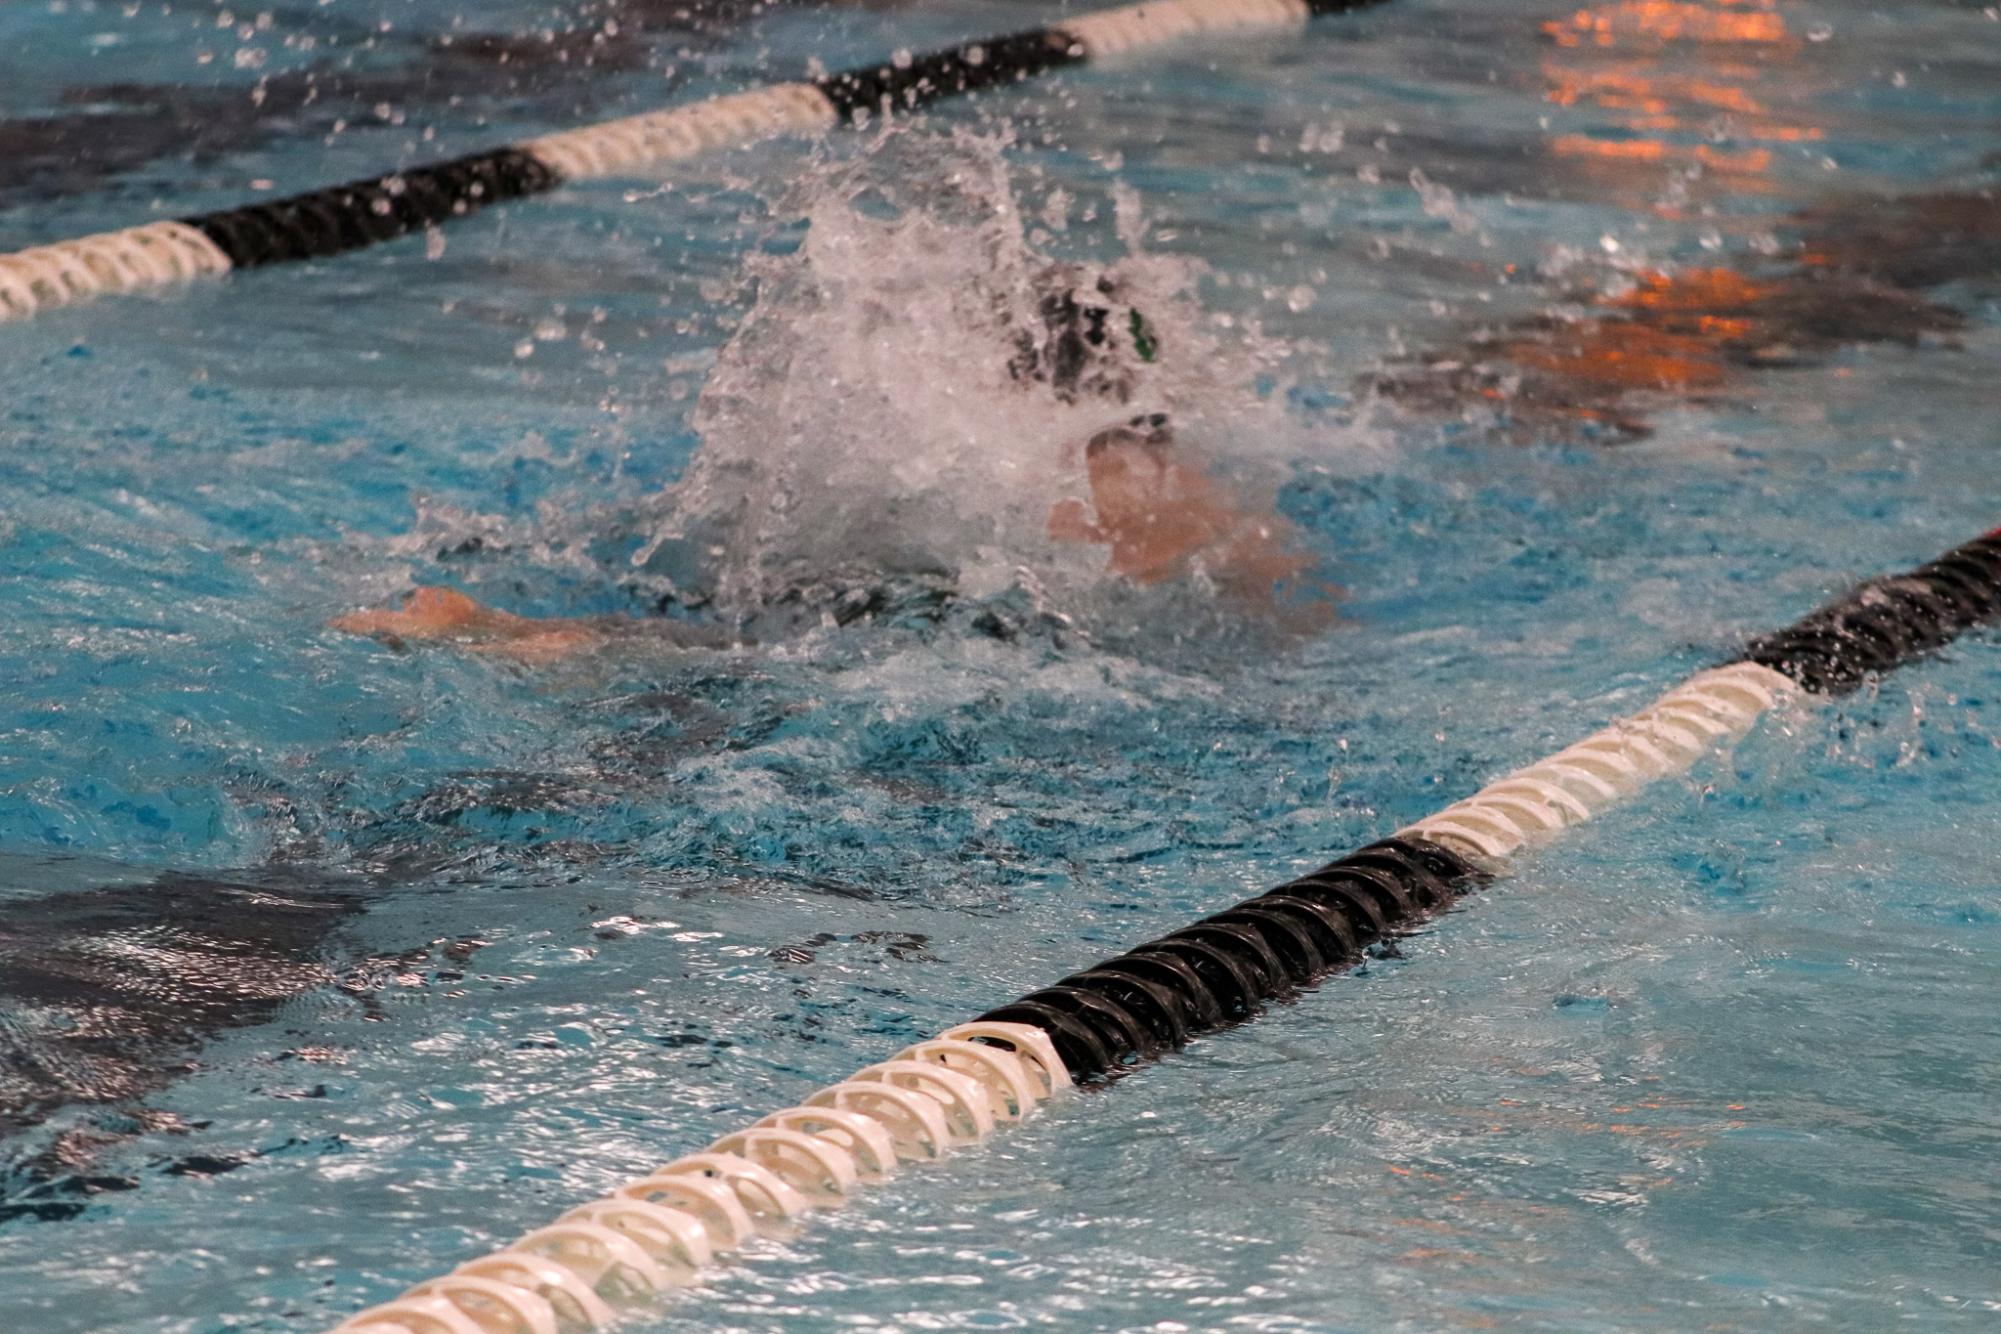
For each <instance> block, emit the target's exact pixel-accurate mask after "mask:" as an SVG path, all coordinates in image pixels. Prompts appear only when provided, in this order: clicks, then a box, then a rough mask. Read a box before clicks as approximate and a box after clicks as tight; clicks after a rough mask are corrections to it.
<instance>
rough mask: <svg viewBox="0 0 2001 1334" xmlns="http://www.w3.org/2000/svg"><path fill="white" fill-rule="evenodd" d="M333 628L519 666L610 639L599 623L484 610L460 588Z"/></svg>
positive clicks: (428, 591) (344, 619)
mask: <svg viewBox="0 0 2001 1334" xmlns="http://www.w3.org/2000/svg"><path fill="white" fill-rule="evenodd" d="M327 624H328V625H329V626H330V627H331V628H332V629H335V630H340V631H344V632H346V633H347V634H351V635H367V636H369V637H370V638H372V639H379V640H381V641H382V642H383V643H385V644H388V645H389V646H390V647H392V648H403V647H405V646H406V645H409V644H412V643H418V644H456V645H459V646H460V647H463V648H469V649H471V650H472V651H474V652H475V653H492V654H497V655H499V656H501V657H505V658H512V659H513V660H515V661H516V662H525V663H533V664H538V665H539V664H546V663H551V662H556V661H560V660H561V659H563V658H567V657H570V656H571V655H573V654H576V653H580V652H583V651H585V650H587V649H592V648H595V647H597V646H598V645H600V644H602V643H603V642H604V641H605V639H606V637H607V636H606V634H605V630H604V628H603V627H602V626H599V625H597V624H595V623H593V622H588V621H579V620H546V621H545V620H536V619H535V618H533V617H530V616H516V615H514V614H513V613H511V612H505V611H499V610H497V609H495V608H493V607H488V606H484V605H482V604H481V603H478V602H475V601H474V600H473V599H471V598H469V597H467V596H466V595H465V594H464V593H461V592H459V591H458V590H457V589H455V588H418V589H416V590H415V591H413V592H412V593H411V594H410V595H409V596H408V597H406V598H404V599H403V606H402V607H401V608H400V609H398V610H375V611H357V612H350V613H349V614H347V615H345V616H336V617H334V618H333V620H331V621H329V622H327Z"/></svg>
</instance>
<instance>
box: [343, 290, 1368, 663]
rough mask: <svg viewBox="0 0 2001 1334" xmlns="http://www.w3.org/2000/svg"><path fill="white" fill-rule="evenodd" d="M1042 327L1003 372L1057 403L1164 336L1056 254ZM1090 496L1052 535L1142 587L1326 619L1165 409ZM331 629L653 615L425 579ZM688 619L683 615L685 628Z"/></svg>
mask: <svg viewBox="0 0 2001 1334" xmlns="http://www.w3.org/2000/svg"><path fill="white" fill-rule="evenodd" d="M1036 289H1037V299H1036V306H1035V309H1036V315H1037V318H1038V320H1039V324H1040V327H1039V328H1035V329H1031V330H1022V331H1020V332H1019V333H1017V335H1016V336H1015V338H1014V339H1013V340H1012V341H1013V344H1014V352H1013V355H1012V356H1011V357H1010V359H1009V361H1008V374H1009V377H1010V378H1011V379H1012V380H1014V382H1015V383H1016V384H1018V385H1021V386H1022V387H1023V389H1024V390H1025V391H1027V392H1044V393H1049V394H1052V395H1053V396H1054V397H1055V398H1057V399H1058V400H1059V401H1060V402H1063V403H1065V404H1076V403H1083V402H1102V403H1105V404H1107V405H1108V406H1110V405H1116V406H1121V407H1124V406H1128V405H1129V404H1130V403H1131V401H1132V400H1133V398H1134V397H1135V396H1137V395H1138V393H1139V390H1140V387H1141V377H1142V372H1143V368H1144V367H1145V366H1147V365H1149V364H1151V363H1152V362H1153V361H1154V359H1155V357H1156V356H1157V354H1158V351H1159V341H1158V335H1157V334H1156V333H1155V331H1154V329H1153V327H1152V326H1151V324H1150V323H1149V322H1148V321H1147V319H1146V317H1145V316H1144V315H1143V314H1141V313H1140V311H1139V310H1137V309H1136V308H1134V307H1133V306H1131V305H1130V304H1129V303H1127V302H1126V301H1124V300H1123V295H1124V294H1123V292H1122V290H1121V286H1120V284H1119V283H1118V281H1117V280H1116V279H1114V278H1112V277H1110V276H1108V275H1097V276H1095V277H1094V276H1092V275H1091V274H1090V273H1088V272H1087V271H1086V270H1084V269H1082V268H1081V267H1079V266H1076V265H1060V264H1058V265H1050V266H1048V267H1047V268H1045V269H1044V270H1042V272H1041V273H1039V274H1038V275H1037V277H1036ZM1083 454H1084V463H1085V478H1086V482H1087V485H1088V490H1089V497H1088V500H1087V499H1086V498H1084V497H1069V498H1065V499H1063V500H1060V501H1058V502H1057V503H1056V504H1055V506H1054V507H1053V508H1052V509H1051V511H1050V514H1049V521H1048V536H1049V539H1050V540H1051V541H1052V542H1056V543H1064V544H1092V545H1098V546H1102V547H1105V548H1107V552H1108V565H1107V568H1108V569H1109V570H1110V571H1111V573H1112V574H1114V575H1116V576H1118V577H1120V578H1123V579H1127V580H1130V581H1131V582H1133V583H1135V584H1158V583H1162V582H1165V581H1168V580H1173V579H1182V578H1190V577H1201V578H1204V579H1207V580H1208V581H1209V582H1210V583H1212V584H1213V585H1215V586H1216V587H1217V588H1218V589H1220V590H1223V591H1224V592H1226V593H1227V594H1229V595H1231V596H1233V597H1235V598H1236V599H1238V600H1239V601H1240V602H1242V603H1244V604H1246V605H1248V606H1250V607H1252V608H1254V609H1256V610H1258V611H1260V612H1263V613H1267V614H1271V615H1273V616H1274V617H1275V618H1276V619H1278V620H1280V621H1282V622H1284V623H1286V624H1288V625H1290V626H1293V627H1295V628H1300V629H1308V628H1317V627H1318V626H1319V625H1322V624H1324V623H1325V622H1326V620H1328V619H1330V616H1331V611H1330V609H1329V608H1328V606H1327V605H1326V602H1325V596H1326V595H1329V594H1332V593H1335V592H1337V591H1338V590H1334V589H1333V588H1332V587H1331V586H1330V585H1326V584H1322V583H1318V582H1310V583H1309V582H1307V581H1304V580H1303V579H1302V576H1303V575H1304V573H1305V571H1306V570H1307V568H1308V566H1309V565H1310V564H1311V562H1310V560H1309V559H1308V558H1307V557H1306V556H1304V555H1302V554H1300V553H1299V552H1298V551H1297V550H1296V549H1295V544H1294V537H1295V535H1294V533H1293V530H1292V528H1291V526H1290V525H1288V524H1287V523H1286V522H1285V520H1283V519H1282V518H1280V517H1279V516H1278V515H1277V514H1275V513H1272V512H1271V511H1270V510H1269V509H1262V508H1256V507H1251V506H1248V505H1246V504H1245V503H1244V502H1243V501H1242V500H1241V499H1240V498H1239V497H1237V496H1236V495H1234V494H1233V493H1232V492H1231V491H1230V490H1229V489H1228V488H1227V487H1225V486H1224V485H1223V484H1222V483H1221V482H1219V481H1217V480H1216V479H1215V478H1213V477H1211V476H1210V475H1208V474H1207V473H1205V472H1204V471H1203V470H1202V469H1201V468H1200V467H1199V466H1197V465H1196V464H1195V463H1194V462H1192V461H1191V460H1190V459H1188V458H1187V457H1185V456H1184V454H1183V452H1182V451H1180V450H1178V449H1177V448H1176V444H1175V440H1174V432H1173V428H1172V426H1171V424H1170V422H1169V420H1168V417H1167V415H1166V414H1165V413H1159V412H1153V413H1145V414H1141V415H1139V416H1135V417H1133V418H1131V419H1130V420H1129V421H1126V422H1124V423H1122V424H1118V425H1114V426H1109V427H1107V428H1105V429H1103V430H1101V431H1098V432H1097V433H1096V434H1094V435H1092V436H1091V437H1090V439H1089V440H1088V441H1087V442H1086V444H1085V446H1084V450H1083ZM1287 584H1290V585H1292V586H1294V587H1298V588H1310V589H1311V590H1312V591H1313V592H1314V593H1315V594H1317V595H1320V600H1318V601H1316V602H1315V604H1314V605H1313V606H1312V607H1299V608H1289V609H1286V610H1283V611H1281V610H1280V608H1279V607H1278V596H1279V592H1280V589H1281V586H1283V585H1287ZM330 624H331V626H332V628H334V629H336V630H342V631H345V632H347V633H349V634H357V635H367V636H371V637H373V638H375V639H379V640H382V641H383V642H385V643H388V644H391V645H392V646H395V647H403V646H405V645H408V644H412V643H443V644H455V645H458V646H461V647H464V648H468V649H471V650H472V651H474V652H478V653H485V654H491V655H493V656H496V657H502V658H507V659H510V660H513V661H515V662H520V663H526V664H530V665H537V664H546V663H551V662H556V661H560V660H562V659H565V658H568V657H571V656H573V655H575V654H578V653H583V652H589V651H592V650H595V649H598V648H602V647H604V646H606V645H607V644H610V643H612V642H614V641H616V640H620V639H625V638H629V637H630V636H632V635H633V634H634V633H636V632H639V631H641V630H642V629H644V628H647V627H652V626H655V625H658V624H659V623H658V622H654V621H641V620H638V619H635V618H632V617H626V616H593V617H582V618H559V619H539V618H535V617H528V616H517V615H515V614H513V613H511V612H505V611H500V610H497V609H495V608H492V607H487V606H484V605H482V604H481V603H479V602H477V601H475V600H473V599H472V598H471V597H468V596H467V595H466V594H464V593H462V592H459V591H457V590H455V589H450V588H440V587H421V588H418V589H416V590H415V591H414V592H412V593H410V594H409V595H408V596H407V597H406V598H405V599H404V602H403V605H402V606H401V607H400V608H395V609H381V610H372V611H358V612H353V613H350V614H348V615H345V616H340V617H336V618H335V619H334V620H333V621H332V622H330ZM683 628H684V627H683V626H681V625H679V624H677V625H676V627H675V629H676V631H677V639H678V637H679V636H678V632H679V631H680V630H682V629H683Z"/></svg>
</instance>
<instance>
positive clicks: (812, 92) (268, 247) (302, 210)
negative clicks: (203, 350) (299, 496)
mask: <svg viewBox="0 0 2001 1334" xmlns="http://www.w3.org/2000/svg"><path fill="white" fill-rule="evenodd" d="M1383 2H1384V0H1143V2H1142V3H1139V4H1132V5H1126V6H1124V7H1123V8H1119V9H1112V10H1105V11H1102V12H1099V13H1095V14H1089V15H1085V16H1083V17H1080V18H1076V19H1071V20H1068V21H1066V22H1064V23H1061V24H1058V25H1056V26H1055V27H1052V28H1041V29H1036V30H1033V31H1030V32H1021V33H1011V34H1009V35H1007V36H1003V37H990V38H985V39H982V40H979V41H971V42H964V43H961V44H960V45H958V46H955V47H952V48H950V49H948V50H944V51H936V52H932V53H930V54H927V55H919V56H914V57H909V58H898V59H893V60H891V61H890V62H889V63H887V64H881V65H871V66H867V67H864V68H862V69H857V70H850V71H847V72H845V73H840V74H829V75H823V76H821V77H820V78H817V79H814V80H812V81H811V82H799V83H781V84H777V85H774V86H772V87H768V88H759V89H755V90H752V91H748V92H741V93H731V94H728V95H725V96H720V97H714V98H710V99H709V100H707V101H705V102H697V103H694V104H692V105H688V106H678V107H669V108H667V109H665V110H662V111H653V112H648V113H646V114H644V115H637V116H626V117H622V118H620V119H618V120H612V121H606V122H604V123H601V124H597V125H587V126H584V127H582V128H579V129H574V130H566V131H563V132H562V133H559V134H547V135H543V136H541V137H540V138H536V139H530V140H527V141H526V142H524V143H520V144H512V145H508V146H506V147H502V148H495V149H490V150H488V151H486V152H483V153H474V154H472V155H470V156H467V157H461V158H454V159H452V160H451V161H449V162H438V163H432V164H429V165H426V166H416V167H407V168H404V169H402V170H400V171H393V172H388V173H386V174H384V175H381V176H374V177H370V178H369V179H367V180H360V181H350V182H348V183H347V184H345V185H336V186H331V187H328V188H326V189H322V190H314V191H310V192H308V193H306V194H300V195H293V196H290V197H288V198H284V199H274V200H268V201H265V202H262V203H256V204H246V205H243V206H242V207H240V208H231V209H221V210H218V211H216V212H212V213H199V214H195V215H194V216H192V217H186V218H182V219H179V220H178V221H174V222H156V223H152V224H149V225H147V226H144V227H132V228H127V229H125V230H123V231H116V232H105V233H101V234H98V235H95V236H85V237H82V238H79V239H77V240H71V241H59V242H55V243H52V244H49V245H42V246H35V247H33V248H31V249H27V250H19V251H15V252H12V253H9V254H0V322H5V321H7V320H13V319H26V318H28V317H29V316H32V315H36V314H39V313H41V312H42V311H45V310H53V309H55V308H56V307H58V306H67V305H72V304H74V303H76V302H78V301H82V300H85V299H87V298H90V297H96V296H103V295H107V294H113V293H125V292H136V291H140V290H143V289H147V288H158V287H166V286H169V285H172V284H176V283H180V282H185V281H187V280H189V279H192V278H197V277H204V276H208V275H213V274H221V273H227V272H229V271H230V270H232V269H247V268H257V267H259V266H262V265H265V264H278V263H285V262H290V261H295V260H307V259H323V258H326V257H328V256H332V255H338V254H343V253H345V252H347V251H350V250H360V249H362V248H364V247H366V246H371V245H376V244H379V243H381V242H385V241H393V240H395V239H397V238H398V237H402V236H407V235H409V234H410V233H412V232H418V231H424V230H426V229H428V228H432V227H441V226H443V225H445V224H446V223H448V222H452V221H455V220H457V219H459V218H464V217H469V216H471V215H472V214H474V213H477V212H479V211H480V210H482V209H485V208H489V207H491V206H492V205H494V204H499V203H504V202H506V201H508V200H513V199H523V198H526V197H528V196H530V195H539V194H546V193H548V192H549V191H551V190H554V189H556V188H558V187H559V186H561V185H563V184H564V183H566V182H569V181H587V180H595V179H600V178H604V177H611V176H622V175H629V174H631V173H633V172H637V171H641V170H643V169H646V168H650V167H656V166H659V165H661V164H664V163H671V162H676V161H680V160H683V159H686V158H690V157H694V156H696V155H697V154H701V153H706V152H713V151H716V150H720V149H726V148H741V147H744V146H746V145H749V144H752V143H756V142H758V141H760V140H763V139H769V138H773V137H775V136H778V135H783V134H819V133H824V132H826V131H828V130H831V129H834V128H836V127H838V126H842V125H848V126H857V127H859V126H863V125H866V124H868V123H869V122H870V121H871V120H872V119H874V118H875V117H878V116H887V115H896V114H902V113H906V112H909V111H913V110H916V109H917V108H919V107H922V106H925V105H928V104H929V103H932V102H936V101H940V100H943V99H945V98H948V97H957V96H963V95H967V94H972V93H977V92H980V91H982V90H985V89H990V88H1001V87H1006V86H1008V85H1012V84H1015V83H1019V82H1021V81H1023V80H1025V79H1029V78H1032V77H1034V76H1036V75H1040V74H1044V73H1047V72H1048V71H1050V70H1054V69H1059V68H1061V67H1063V66H1066V65H1075V64H1082V63H1084V62H1086V61H1090V60H1099V59H1104V58H1106V57H1111V56H1118V55H1123V54H1126V53H1128V52H1131V51H1136V50H1142V49H1145V48H1147V47H1153V46H1160V45H1164V44H1166V43H1169V42H1176V41H1181V40H1184V39H1186V38H1189V37H1192V36H1197V35H1207V34H1233V33H1241V32H1249V31H1255V30H1259V29H1266V30H1284V29H1288V28H1300V27H1303V26H1305V24H1306V21H1307V20H1308V19H1309V18H1311V17H1313V16H1315V15H1321V14H1338V13H1346V12H1349V11H1351V10H1357V9H1363V8H1367V7H1369V6H1371V5H1375V4H1380V3H1383Z"/></svg>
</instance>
